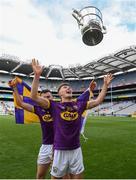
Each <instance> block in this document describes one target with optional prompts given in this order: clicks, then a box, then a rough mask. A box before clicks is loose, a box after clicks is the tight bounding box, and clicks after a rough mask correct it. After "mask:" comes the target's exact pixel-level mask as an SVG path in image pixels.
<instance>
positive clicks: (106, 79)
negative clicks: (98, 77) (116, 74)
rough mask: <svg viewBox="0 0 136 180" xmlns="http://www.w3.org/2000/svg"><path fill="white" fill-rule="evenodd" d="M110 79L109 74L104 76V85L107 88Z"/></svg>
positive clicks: (111, 77) (111, 76) (110, 75)
mask: <svg viewBox="0 0 136 180" xmlns="http://www.w3.org/2000/svg"><path fill="white" fill-rule="evenodd" d="M112 79H113V75H112V74H111V73H109V74H107V75H106V76H104V84H105V85H107V86H109V84H110V83H111V81H112Z"/></svg>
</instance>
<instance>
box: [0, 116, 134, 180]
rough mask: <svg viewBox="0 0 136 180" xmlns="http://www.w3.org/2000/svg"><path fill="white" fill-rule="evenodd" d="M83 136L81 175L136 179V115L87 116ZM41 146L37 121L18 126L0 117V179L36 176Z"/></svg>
mask: <svg viewBox="0 0 136 180" xmlns="http://www.w3.org/2000/svg"><path fill="white" fill-rule="evenodd" d="M85 135H86V136H87V137H88V140H87V142H84V139H83V138H82V137H81V146H82V150H83V157H84V165H85V172H84V178H86V179H87V178H89V179H136V118H125V117H123V118H121V117H89V118H88V121H87V123H86V128H85ZM40 145H41V129H40V126H39V124H30V125H17V124H15V121H14V117H13V116H0V179H32V178H35V174H36V160H37V154H38V152H39V147H40ZM48 178H50V175H48Z"/></svg>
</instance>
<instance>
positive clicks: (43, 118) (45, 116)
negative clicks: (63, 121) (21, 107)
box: [42, 114, 53, 122]
mask: <svg viewBox="0 0 136 180" xmlns="http://www.w3.org/2000/svg"><path fill="white" fill-rule="evenodd" d="M42 120H43V121H45V122H51V121H53V119H52V117H51V115H50V114H45V115H44V116H42Z"/></svg>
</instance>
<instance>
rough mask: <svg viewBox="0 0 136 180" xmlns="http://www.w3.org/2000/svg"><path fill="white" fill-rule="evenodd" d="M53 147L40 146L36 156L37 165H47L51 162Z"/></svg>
mask: <svg viewBox="0 0 136 180" xmlns="http://www.w3.org/2000/svg"><path fill="white" fill-rule="evenodd" d="M52 157H53V145H45V144H42V146H41V147H40V151H39V154H38V159H37V164H48V163H50V162H51V161H52Z"/></svg>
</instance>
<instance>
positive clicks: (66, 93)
mask: <svg viewBox="0 0 136 180" xmlns="http://www.w3.org/2000/svg"><path fill="white" fill-rule="evenodd" d="M58 94H59V96H60V97H61V99H72V88H71V87H70V85H68V84H64V85H62V86H61V87H60V88H59V90H58Z"/></svg>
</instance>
